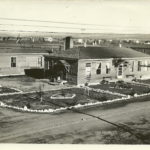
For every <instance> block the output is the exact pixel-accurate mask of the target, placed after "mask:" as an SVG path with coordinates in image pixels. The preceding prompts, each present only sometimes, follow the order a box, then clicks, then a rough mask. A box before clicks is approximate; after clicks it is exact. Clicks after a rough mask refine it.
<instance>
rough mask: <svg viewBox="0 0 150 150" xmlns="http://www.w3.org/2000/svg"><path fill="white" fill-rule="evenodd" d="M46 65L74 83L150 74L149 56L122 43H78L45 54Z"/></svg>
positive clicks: (144, 76) (138, 76) (63, 78)
mask: <svg viewBox="0 0 150 150" xmlns="http://www.w3.org/2000/svg"><path fill="white" fill-rule="evenodd" d="M45 69H46V70H48V69H54V70H55V72H57V74H56V76H59V77H60V78H61V79H62V80H68V81H69V82H72V83H75V84H78V85H79V84H85V83H87V82H88V83H91V84H94V83H99V82H100V81H101V80H102V79H133V78H143V79H144V78H145V79H146V78H150V56H149V55H147V54H144V53H141V52H137V51H135V50H133V49H130V48H124V47H78V48H71V49H69V50H66V51H59V52H54V53H52V54H50V55H45Z"/></svg>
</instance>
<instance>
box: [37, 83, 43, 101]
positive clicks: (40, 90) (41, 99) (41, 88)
mask: <svg viewBox="0 0 150 150" xmlns="http://www.w3.org/2000/svg"><path fill="white" fill-rule="evenodd" d="M43 88H44V84H42V85H39V91H38V92H37V94H38V96H39V98H40V102H43V95H44V92H43Z"/></svg>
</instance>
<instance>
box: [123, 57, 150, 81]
mask: <svg viewBox="0 0 150 150" xmlns="http://www.w3.org/2000/svg"><path fill="white" fill-rule="evenodd" d="M139 61H141V65H142V66H141V67H140V70H138V62H139ZM126 62H128V64H127V67H124V70H123V78H132V77H134V78H138V79H139V78H141V79H150V58H134V59H126ZM148 66H149V67H148Z"/></svg>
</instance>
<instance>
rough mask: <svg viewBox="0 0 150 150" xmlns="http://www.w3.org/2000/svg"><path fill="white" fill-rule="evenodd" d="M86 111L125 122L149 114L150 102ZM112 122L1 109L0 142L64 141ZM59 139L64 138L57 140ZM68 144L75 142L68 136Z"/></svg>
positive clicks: (118, 121)
mask: <svg viewBox="0 0 150 150" xmlns="http://www.w3.org/2000/svg"><path fill="white" fill-rule="evenodd" d="M86 112H88V113H90V114H93V115H96V116H101V117H102V118H104V119H107V120H109V121H113V122H116V123H123V122H128V121H132V120H135V119H138V118H140V117H142V116H148V117H149V114H150V101H146V102H137V103H131V104H128V105H126V106H124V107H118V108H112V109H105V110H104V109H101V108H95V109H94V108H93V109H92V110H86ZM110 126H111V125H109V124H107V123H105V122H102V121H100V120H97V119H95V118H91V117H89V116H85V115H83V114H78V113H73V112H68V113H62V114H55V115H50V114H37V113H22V112H16V111H14V110H10V109H6V108H0V142H1V143H35V142H36V141H37V139H44V138H46V137H49V138H48V141H47V143H57V142H58V143H61V142H62V143H63V140H65V138H66V137H67V136H70V137H71V136H72V135H73V134H77V133H79V132H82V131H91V130H93V129H94V128H100V129H101V130H104V129H106V128H107V127H110ZM57 138H59V139H60V138H61V142H60V140H59V141H57ZM67 142H68V143H71V142H72V139H71V138H68V141H67Z"/></svg>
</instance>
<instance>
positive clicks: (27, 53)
mask: <svg viewBox="0 0 150 150" xmlns="http://www.w3.org/2000/svg"><path fill="white" fill-rule="evenodd" d="M46 54H48V52H47V51H46V50H42V49H34V48H1V49H0V76H11V75H24V74H25V69H33V68H43V69H44V55H46Z"/></svg>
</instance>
